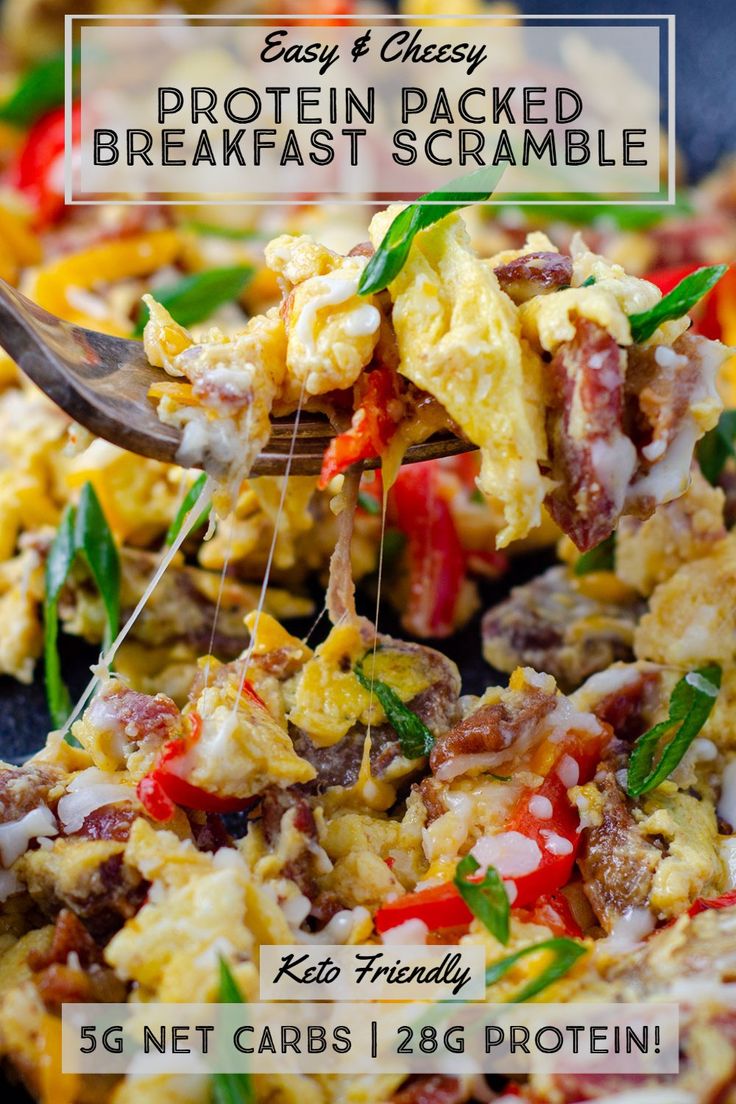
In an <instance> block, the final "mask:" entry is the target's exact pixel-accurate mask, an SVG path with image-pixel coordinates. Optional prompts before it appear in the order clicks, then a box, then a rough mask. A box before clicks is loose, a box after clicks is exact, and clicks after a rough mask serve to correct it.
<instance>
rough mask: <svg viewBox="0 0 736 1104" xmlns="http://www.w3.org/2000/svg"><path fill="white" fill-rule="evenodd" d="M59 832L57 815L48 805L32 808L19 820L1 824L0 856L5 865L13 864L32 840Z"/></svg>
mask: <svg viewBox="0 0 736 1104" xmlns="http://www.w3.org/2000/svg"><path fill="white" fill-rule="evenodd" d="M58 834H59V829H58V827H57V824H56V817H55V816H54V814H53V813H52V812H51V810H50V809H49V808H48V806H46V805H39V806H38V808H37V809H31V811H30V813H26V815H25V816H24V817H21V818H20V819H19V820H11V821H9V823H7V824H0V858H1V859H2V863H3V866H5V867H8V866H12V865H13V863H14V862H15V860H16V859H19V858H20V856H21V855H23V854H25V852H26V850H27V849H28V844H29V843H30V842H31V840H35V839H39V838H40V837H43V836H57V835H58Z"/></svg>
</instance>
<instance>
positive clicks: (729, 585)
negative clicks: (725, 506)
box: [634, 536, 736, 668]
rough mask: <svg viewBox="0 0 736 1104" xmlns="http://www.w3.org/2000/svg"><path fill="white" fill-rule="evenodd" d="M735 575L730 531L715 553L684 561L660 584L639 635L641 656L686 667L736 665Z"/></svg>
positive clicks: (735, 554) (735, 546) (734, 540)
mask: <svg viewBox="0 0 736 1104" xmlns="http://www.w3.org/2000/svg"><path fill="white" fill-rule="evenodd" d="M735 581H736V536H728V537H725V538H724V539H723V540H721V541H719V542H718V543H717V544H716V545H715V546H714V548H713V550H712V551H711V552H710V554H709V555H707V556H704V557H702V558H701V559H696V560H693V561H692V562H690V563H685V564H683V565H682V566H681V567H680V568H678V570H677V571H675V573H674V574H673V575H672V576H671V577H670V578H669V579H667V580H665V581H664V582H662V583H660V584H659V586H658V587H656V588H655V590H654V592H653V594H652V596H651V599H650V603H649V612H648V613H646V614H645V615H644V617H642V619H641V621H640V623H639V625H638V627H637V629H636V633H635V636H634V647H635V650H636V654H637V656H638V657H639V658H640V659H649V660H654V661H655V662H657V663H671V664H673V665H674V666H676V667H680V668H689V667H700V666H702V665H703V664H705V663H720V664H721V665H723V666H725V667H729V666H732V665H733V663H734V658H735V657H736V603H734V601H733V600H732V599H731V595H732V594H733V592H734V582H735Z"/></svg>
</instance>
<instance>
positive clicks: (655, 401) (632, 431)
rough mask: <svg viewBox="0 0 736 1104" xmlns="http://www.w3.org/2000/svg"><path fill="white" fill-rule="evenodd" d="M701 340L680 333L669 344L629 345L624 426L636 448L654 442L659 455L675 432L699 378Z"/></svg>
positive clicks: (686, 409) (650, 444)
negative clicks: (667, 345) (666, 345)
mask: <svg viewBox="0 0 736 1104" xmlns="http://www.w3.org/2000/svg"><path fill="white" fill-rule="evenodd" d="M702 340H703V339H702V338H699V337H697V336H694V335H691V334H683V335H682V337H679V338H678V339H677V341H676V342H675V343H674V345H673V346H672V348H665V347H663V346H660V345H646V346H641V345H632V346H631V348H630V349H629V351H628V366H627V368H626V413H627V421H628V423H629V425H628V427H627V428H628V430H629V436H630V437H631V439H632V440H633V441H634V443H635V445H636V446H637V448H638V449H639V451H641V449H642V448H644V447H647V446H649V447H651V446H653V445H656V446H658V448H659V449H661V452H660V455H661V453H663V452H664V450H665V449H666V448H667V446H668V445H669V444H670V442H671V441H672V439H673V437H674V436H675V433H676V431H677V429H678V428H679V426H680V425H681V423H682V419H683V418H684V416H685V414H686V413H687V411H688V408H689V406H690V399H691V396H692V393H693V391H694V390H695V387H696V385H697V384H698V382H699V380H700V378H701V365H700V355H699V350H698V345H699V344H700V342H702ZM688 466H689V462H688Z"/></svg>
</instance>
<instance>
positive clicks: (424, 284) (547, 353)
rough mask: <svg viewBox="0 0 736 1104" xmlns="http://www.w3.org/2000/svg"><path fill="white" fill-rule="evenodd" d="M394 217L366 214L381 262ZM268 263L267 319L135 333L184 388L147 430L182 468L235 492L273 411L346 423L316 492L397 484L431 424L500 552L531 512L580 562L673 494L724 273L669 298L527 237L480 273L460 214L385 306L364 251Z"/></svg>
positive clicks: (162, 404)
mask: <svg viewBox="0 0 736 1104" xmlns="http://www.w3.org/2000/svg"><path fill="white" fill-rule="evenodd" d="M396 217H397V210H396V209H393V208H391V209H389V210H387V211H384V212H382V213H380V214H379V215H376V216H375V217H374V219H373V221H372V223H371V239H372V243H373V247H374V248H377V249H380V248H382V242H384V240H386V238H387V236H388V235H389V231H390V229H391V226H392V224H393V222H394V221H395V219H396ZM366 252H367V251H366ZM266 260H267V263H268V264H269V265H270V266H271V268H272V270H273V271H274V272H275V273H276V274H277V276H278V278H279V279H280V281H281V285H282V293H283V298H282V303H281V308H280V312H279V313H276V312H275V311H272V312H270V314H268V315H266V316H263V317H262V318H260V319H259V318H254V319H251V321H250V322H249V323H248V326H247V327H246V329H245V331H243V333H242V334H240V335H236V336H235V337H234V338H231V339H228V338H227V337H225V336H224V335H222V334H218V333H217V332H214V331H213V332H211V333H210V335H209V336H208V337H207V339H206V340H205V341H203V342H201V343H199V344H198V345H194V344H193V343H192V342H191V339H190V338H189V336H188V335H187V333H186V331H184V330H183V329H182V328H181V327H179V326H177V325H176V324H175V323H174V322H173V321H172V320H171V319H170V318H169V317H168V315H167V314H166V312H165V311H163V309H162V308H161V307H160V306H157V305H156V304H155V303H154V302H153V301H152V300H151V301H149V309H150V312H151V317H150V320H149V322H148V324H147V326H146V330H145V334H144V342H145V346H146V351H147V353H148V356H149V359H151V361H152V363H155V364H157V365H159V366H162V367H165V368H166V369H167V371H169V372H170V373H171V374H172V375H179V376H184V377H186V379H187V380H188V381H189V382H188V383H184V384H171V385H167V384H163V385H157V386H156V387H155V388H154V391H153V397H154V398H156V399H157V400H158V403H159V405H158V410H159V415H160V417H161V418H162V419H163V420H165V421H167V422H169V423H170V424H174V425H177V426H180V427H182V428H183V429H184V437H183V441H182V451H181V459H182V462H184V463H189V464H193V463H195V464H200V465H201V464H204V466H205V467H208V468H209V470H211V471H213V472H215V473H216V474H218V476H219V477H220V478H221V479H224V480H225V481H226V482H227V481H229V482H230V483H231V484H233V485H238V484H239V482H240V481H242V478H243V477H244V476H246V475H247V474H248V471H249V470H250V467H251V466H252V464H253V462H254V460H255V457H256V455H257V454H258V452H259V451H260V450H261V449H262V448H263V446H264V445H265V443H266V442H267V440H268V435H269V429H270V422H269V419H270V417H271V415H272V414H273V413H286V412H288V411H293V410H294V409H296V408H297V407H298V406H300V405H304V406H306V408H307V409H321V410H323V411H327V412H328V413H329V415H330V416H331V418H332V420H333V422H335V423H337V422H339V420H340V417H341V416H344V415H343V412H344V411H345V410H346V409H347V410H351V409H354V410H355V413H354V415H353V422H352V426H351V427H350V429H349V430H347V432H343V433H342V434H341V435H340V436H339V437H338V438H337V439H336V442H335V443H334V445H333V446H331V447H330V452H329V455H328V458H327V459H326V465H325V467H324V468H323V479H322V485H323V486H324V485H326V483H327V482H328V480H329V478H330V477H331V476H332V475H334V474H337V473H339V472H340V471H341V470H343V469H344V468H345V467H346V466H347V465H348V464H349V463H351V462H357V461H360V460H364V459H370V458H371V457H372V456H375V455H380V456H382V457H383V459H384V462H385V463H386V464H387V465H388V471H389V481H391V480H392V479H393V475H392V470H393V469H392V466H393V465H394V464H395V463H396V462H397V461H398V460H399V459H400V457H401V452H402V451H403V449H404V448H405V447H406V445H407V444H409V443H410V442H411V441H421V440H424V439H426V438H427V437H428V436H431V434H432V433H433V432H434V431H435V430H436V429H437V428H439V427H440V426H441V425H442V424H443V422H444V424H446V425H453V426H455V427H456V428H457V430H458V432H460V433H461V434H462V435H464V436H465V437H466V438H467V439H468V440H469V441H471V442H472V443H473V444H476V445H478V447H479V449H480V455H481V467H480V472H479V475H478V480H477V482H478V487H479V489H480V491H481V492H483V493H484V494H486V495H488V496H489V497H492V498H493V499H494V500H495V501H497V502H498V503H499V504H500V507H501V509H502V511H503V516H504V521H505V524H504V525H503V526H502V527H501V529H500V532H499V533H498V535H497V538H496V545H497V547H499V548H501V547H504V546H505V545H507V544H508V543H509V542H510V541H512V540H518V539H521V538H523V537H525V536H527V535H528V533H529V532H530V530H532V529H533V528H534V527H536V526H538V525H539V524H540V522H541V511H542V505H543V504H544V505H546V507H547V509H548V510H549V512H550V513H551V515H552V517H553V518H554V520H555V521H556V522H557V524H558V525H559V526H560V527H561V529H562V530H563V532H565V533H567V534H568V535H569V536H570V537H571V539H572V540H573V542H574V543H575V544H576V545H577V547H578V548H579V549H580V550H581V551H585V550H587V549H590V548H593V547H594V546H595V545H597V544H599V543H600V542H601V541H602V540H604V539H605V538H606V537H607V536H609V535H610V533H611V532H613V530H614V529H615V528H616V526H617V524H618V521H619V519H620V517H621V516H622V515H626V514H632V515H634V516H637V517H641V518H646V517H649V516H650V515H651V514H652V513H653V512H654V510H655V508H656V506H657V505H659V504H661V503H666V502H669V501H671V500H672V499H674V498H677V497H678V496H679V495H681V494H682V493H683V492H684V491H685V490H686V488H687V485H688V482H689V478H690V467H691V462H692V458H693V451H694V449H695V445H696V443H697V441H698V440H699V439H700V438H701V437H702V436H703V434H704V433H706V432H707V431H708V430H709V429H711V428H712V427H713V426H714V425H715V423H716V421H717V419H718V415H719V413H720V410H721V402H720V399H719V397H718V394H717V391H716V388H715V380H716V375H717V372H718V369H719V367H720V365H721V363H722V362H723V361H724V359H725V357H726V355H727V351H726V349H724V347H723V346H721V345H720V344H719V343H717V342H713V341H710V340H708V339H707V338H704V337H701V336H697V335H692V334H689V333H687V332H686V331H687V329H688V326H689V319H688V316H687V313H686V311H687V309H688V307H689V306H691V305H692V304H693V302H695V301H697V298H698V296H699V295H701V294H705V293H706V292H707V291H708V290H709V289H710V288H711V287H712V286H713V284H714V283H715V282H716V281H717V279H718V278H719V277H720V276H721V275H722V274H723V271H724V270H723V267H721V268H718V267H714V268H712V269H703V270H701V271H699V272H697V273H694V274H691V275H690V276H688V277H686V279H685V281H684V282H683V284H681V285H678V287H677V288H675V289H673V290H672V291H671V292H669V293H668V295H667V296H666V297H665V298H662V296H661V293H660V291H659V289H658V288H657V287H655V286H654V285H653V284H650V283H648V282H647V281H645V280H641V279H639V278H637V277H634V276H628V275H627V274H626V273H625V272H624V270H623V268H622V267H621V266H620V265H615V264H611V263H610V262H608V261H606V260H605V259H604V258H603V257H601V256H598V255H596V254H594V253H592V252H590V251H589V250H588V249H587V248H586V247H585V245H584V243H583V242H582V239H580V238H579V237H578V238H575V239H574V240H573V242H572V248H571V254H570V255H569V256H565V255H563V254H560V253H558V252H557V251H556V250H555V249H554V247H553V246H552V244H551V242H550V241H549V240H548V239H547V238H546V237H545V236H544V235H543V234H541V233H535V234H532V235H530V236H529V238H528V240H527V242H526V244H525V245H524V246H523V248H522V249H520V250H516V251H511V250H507V251H505V252H504V253H502V254H498V255H497V256H495V257H491V258H481V257H479V256H478V255H477V253H476V252H475V251H474V249H473V248H472V245H471V241H470V238H469V235H468V232H467V230H466V228H465V225H464V223H463V220H462V218H461V216H460V215H459V214H458V213H454V214H449V215H448V216H447V217H445V218H443V219H441V220H440V221H438V222H435V223H434V224H433V225H431V226H430V227H429V228H427V229H424V230H421V231H419V232H418V233H416V235H415V236H414V237H413V240H412V242H411V246H410V248H409V250H408V253H407V256H406V258H405V260H404V262H403V264H402V265H401V267H400V269H399V270H398V271H397V272H396V274H395V275H394V278H393V280H392V282H391V283H390V284H389V285H388V293H387V295H386V294H383V295H382V296H374V295H364V296H361V295H359V293H358V289H359V284H360V279H361V273H363V272H364V271H365V269H366V265H367V263H368V257H367V256H366V255H365V253H363V252H362V251H356V252H355V253H354V254H352V255H348V256H345V257H341V256H339V255H337V254H335V253H334V252H332V251H330V250H328V249H326V248H325V247H323V246H320V245H318V244H317V243H315V242H314V241H313V240H311V239H310V238H308V237H303V238H289V237H281V238H277V239H276V240H274V241H273V242H271V243H270V244H269V245H268V246H267V247H266ZM387 296H388V297H387ZM635 338H637V340H635ZM363 379H365V380H366V382H365V383H363V382H362V381H363ZM407 380H408V381H410V385H411V386H410V387H409V388H407V386H406V381H407ZM402 381H403V382H402ZM422 395H425V396H428V401H427V403H424V404H422V402H421V396H422ZM231 497H232V492H231Z"/></svg>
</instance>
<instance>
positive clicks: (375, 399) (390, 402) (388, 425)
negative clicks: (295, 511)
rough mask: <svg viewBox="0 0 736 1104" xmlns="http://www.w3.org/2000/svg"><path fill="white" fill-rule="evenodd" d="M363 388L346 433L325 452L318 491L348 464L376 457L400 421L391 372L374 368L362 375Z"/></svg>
mask: <svg viewBox="0 0 736 1104" xmlns="http://www.w3.org/2000/svg"><path fill="white" fill-rule="evenodd" d="M364 386H365V392H364V394H363V397H362V398H361V400H360V402H359V403H358V405H357V407H356V408H355V413H354V414H353V418H352V423H351V425H350V429H346V430H345V432H344V433H340V434H338V436H337V437H334V438H333V439H332V441H330V443H329V445H328V446H327V448H326V450H325V455H324V458H323V460H322V471H321V472H320V477H319V482H318V483H317V486H318V487H319V488H320V490H324V489H325V487H326V486H327V484H328V483H329V482H330V480H331V479H334V477H335V476H336V475H340V474H341V473H342V472H344V471H346V469H347V468H349V467H350V465H351V464H357V463H358V461H359V460H371V459H373V458H374V457H376V456H380V455H381V453H382V452H384V451H385V450H386V447H387V446H388V444H389V442H390V441H391V438H392V437H393V435H394V434H395V432H396V430H397V428H398V425H399V422H400V421H401V416H402V414H403V406H402V404H401V398H400V396H399V389H398V380H397V378H396V373H395V372H392V371H391V369H390V368H387V367H385V366H381V367H379V368H374V369H373V371H372V372H368V373H367V374H366V376H365V383H364Z"/></svg>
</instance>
